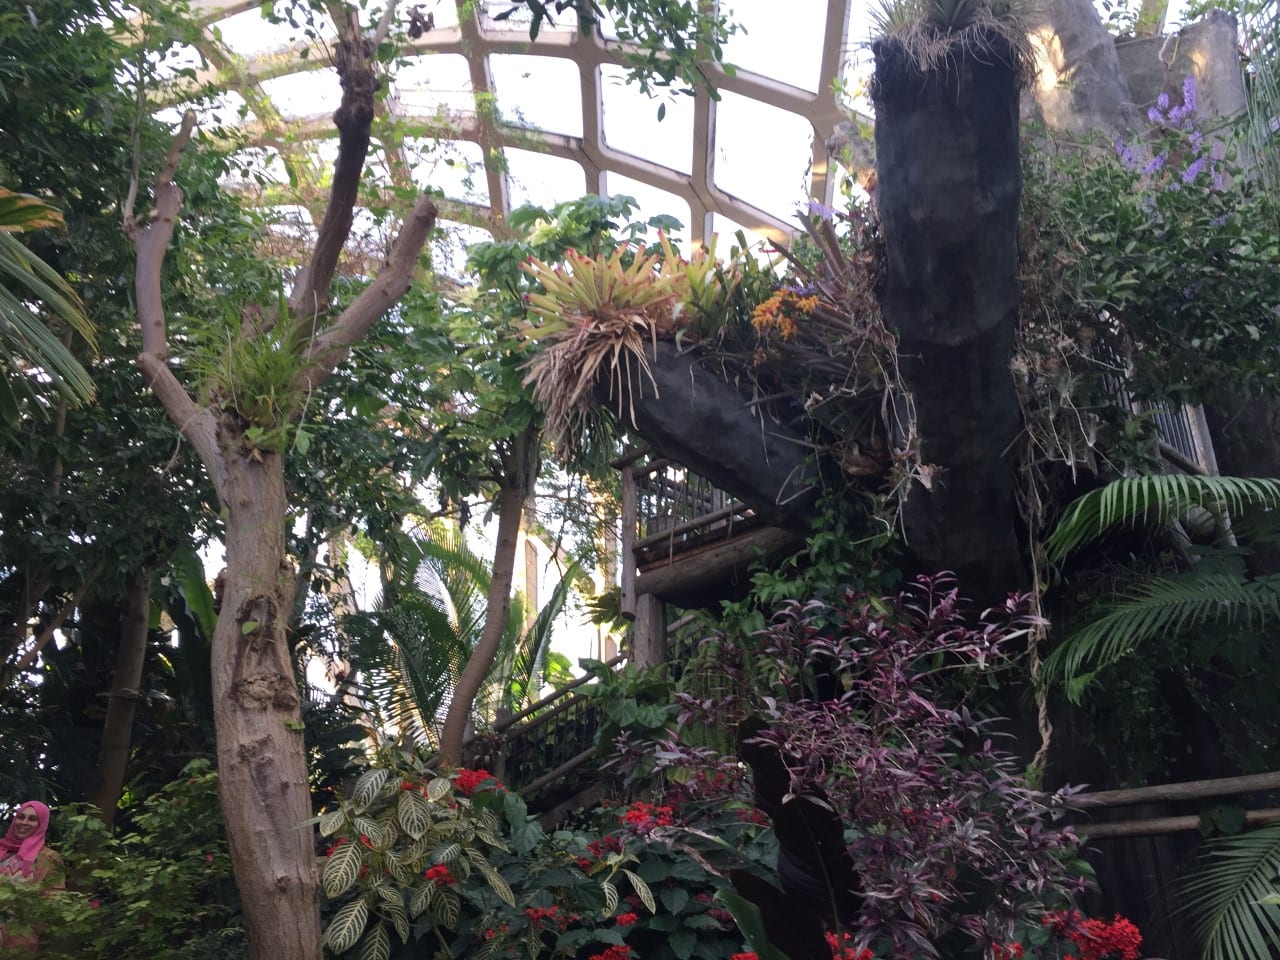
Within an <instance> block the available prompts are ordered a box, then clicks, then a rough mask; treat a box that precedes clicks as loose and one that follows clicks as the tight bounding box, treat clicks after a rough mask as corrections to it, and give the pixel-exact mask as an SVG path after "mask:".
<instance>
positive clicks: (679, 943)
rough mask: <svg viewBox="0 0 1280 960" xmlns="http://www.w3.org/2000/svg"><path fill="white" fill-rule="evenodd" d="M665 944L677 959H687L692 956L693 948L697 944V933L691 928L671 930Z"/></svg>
mask: <svg viewBox="0 0 1280 960" xmlns="http://www.w3.org/2000/svg"><path fill="white" fill-rule="evenodd" d="M667 945H668V946H669V947H671V952H672V953H674V954H675V955H676V957H677V958H678V960H689V958H690V957H691V956H693V948H694V947H696V946H697V945H698V935H697V933H695V932H694V931H692V930H686V929H683V928H682V929H680V930H673V931H671V934H670V935H669V936H668V937H667Z"/></svg>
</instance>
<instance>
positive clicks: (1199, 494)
mask: <svg viewBox="0 0 1280 960" xmlns="http://www.w3.org/2000/svg"><path fill="white" fill-rule="evenodd" d="M1250 505H1256V506H1261V507H1267V508H1275V507H1276V506H1278V505H1280V480H1271V479H1256V478H1250V477H1199V476H1188V475H1187V474H1160V475H1153V476H1144V477H1124V478H1122V479H1119V480H1113V481H1112V482H1111V483H1108V484H1107V485H1106V486H1104V487H1100V488H1099V489H1097V490H1091V491H1089V492H1088V493H1086V494H1084V495H1083V496H1081V497H1079V498H1077V499H1076V500H1074V501H1072V502H1071V504H1070V505H1069V506H1068V507H1067V508H1066V509H1065V510H1064V511H1063V513H1062V519H1061V520H1059V521H1058V525H1057V527H1055V528H1054V531H1053V533H1052V534H1051V535H1050V536H1049V538H1048V539H1047V540H1046V541H1045V544H1044V546H1045V553H1046V556H1047V557H1048V559H1049V561H1050V562H1052V563H1061V562H1062V561H1063V560H1064V559H1065V558H1066V556H1067V555H1068V554H1069V553H1071V552H1072V551H1073V550H1076V549H1079V548H1080V547H1081V546H1083V545H1084V544H1087V543H1089V542H1091V541H1093V540H1096V539H1097V538H1098V537H1101V536H1103V535H1104V534H1106V533H1108V532H1110V531H1112V530H1114V529H1115V528H1117V527H1136V526H1139V525H1155V524H1161V523H1166V522H1168V521H1169V520H1174V519H1179V518H1181V517H1183V516H1185V515H1186V514H1187V513H1188V511H1189V510H1190V509H1191V508H1192V507H1204V508H1206V509H1208V510H1209V511H1210V512H1211V513H1213V514H1215V515H1216V516H1218V517H1219V518H1220V519H1225V518H1226V517H1228V516H1239V515H1240V514H1241V512H1242V511H1243V510H1244V508H1245V507H1246V506H1250Z"/></svg>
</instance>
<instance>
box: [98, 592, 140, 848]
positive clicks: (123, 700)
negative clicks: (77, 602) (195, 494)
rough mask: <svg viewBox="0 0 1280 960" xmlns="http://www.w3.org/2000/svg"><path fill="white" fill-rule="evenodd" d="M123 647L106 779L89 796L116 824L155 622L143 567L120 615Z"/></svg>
mask: <svg viewBox="0 0 1280 960" xmlns="http://www.w3.org/2000/svg"><path fill="white" fill-rule="evenodd" d="M120 621H121V623H120V646H119V648H118V651H117V653H116V670H115V676H114V677H112V679H111V695H110V698H109V699H108V700H107V718H106V720H105V721H104V723H103V725H102V743H101V745H100V746H99V748H98V774H99V776H100V777H101V778H102V782H101V784H100V785H99V787H98V789H97V790H95V791H94V792H93V794H92V795H90V797H89V802H90V803H92V804H94V805H95V806H97V808H98V810H99V811H100V813H101V816H102V822H103V823H105V824H106V825H107V826H108V827H110V826H112V825H113V824H114V823H115V819H116V810H117V808H118V807H119V806H120V795H121V794H122V793H123V792H124V782H125V777H126V775H127V773H128V769H129V748H130V746H131V744H132V740H133V714H134V711H135V709H136V707H137V704H138V701H139V700H140V699H141V698H142V695H141V693H140V692H139V690H138V688H139V687H140V686H141V685H142V667H143V663H144V662H145V660H146V656H147V629H148V627H149V626H150V623H151V574H150V572H149V571H147V570H145V569H144V570H141V571H139V572H138V573H136V574H134V575H133V576H132V577H130V578H129V580H128V582H127V583H126V584H125V597H124V612H123V613H122V614H121V617H120Z"/></svg>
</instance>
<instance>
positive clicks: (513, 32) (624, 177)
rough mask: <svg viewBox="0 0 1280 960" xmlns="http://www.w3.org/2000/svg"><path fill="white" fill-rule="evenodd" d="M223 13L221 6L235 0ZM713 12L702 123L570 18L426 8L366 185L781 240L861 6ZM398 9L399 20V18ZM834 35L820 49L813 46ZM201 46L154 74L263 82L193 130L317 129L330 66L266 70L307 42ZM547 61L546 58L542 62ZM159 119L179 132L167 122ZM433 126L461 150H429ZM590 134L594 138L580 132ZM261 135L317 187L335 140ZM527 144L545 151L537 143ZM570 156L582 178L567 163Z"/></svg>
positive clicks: (863, 60)
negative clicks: (612, 205)
mask: <svg viewBox="0 0 1280 960" xmlns="http://www.w3.org/2000/svg"><path fill="white" fill-rule="evenodd" d="M220 2H222V0H201V4H200V5H201V7H203V8H206V9H216V8H217V6H218V4H219V3H220ZM225 2H226V3H227V5H228V6H230V4H231V2H232V0H225ZM1097 2H1098V3H1099V4H1100V5H1101V3H1102V2H1103V0H1097ZM722 3H723V5H724V6H725V8H726V9H727V10H728V12H729V15H730V17H731V18H732V19H734V20H736V21H738V22H740V23H741V24H742V26H743V28H744V31H743V32H741V33H738V34H736V35H734V36H733V37H731V38H730V40H729V42H728V43H727V44H726V47H725V56H726V60H727V61H728V62H730V63H732V64H734V65H735V67H737V69H738V74H737V78H736V79H733V78H730V79H729V80H726V81H725V87H724V88H723V89H722V96H721V99H720V101H719V102H718V103H716V104H714V105H712V106H711V107H710V108H707V107H706V106H705V105H704V106H703V107H702V108H701V113H699V110H698V109H697V108H696V107H695V100H694V98H692V97H689V96H680V95H672V94H669V93H668V94H665V95H662V96H660V97H656V98H654V97H646V96H645V95H643V94H641V93H640V92H639V91H638V90H637V89H636V88H635V87H634V86H632V85H628V84H626V83H625V82H624V80H623V78H624V75H625V71H624V70H623V69H622V68H621V67H619V66H617V65H616V64H614V63H609V62H607V61H608V59H609V57H608V56H603V57H602V56H600V55H599V54H591V53H589V48H593V49H596V50H598V47H594V46H593V45H588V46H587V47H584V46H583V45H581V44H579V45H576V46H574V45H571V44H569V43H568V38H567V37H563V36H561V39H559V40H557V39H556V38H555V35H556V31H558V30H560V29H562V28H565V27H568V26H570V25H571V23H572V20H571V17H570V16H569V15H568V14H565V15H562V16H559V17H557V18H556V24H555V27H554V28H551V27H546V26H544V34H543V37H542V38H540V40H539V42H537V43H533V44H530V43H528V41H527V34H528V22H527V17H525V18H523V19H522V17H521V16H520V15H519V14H518V15H517V16H514V17H512V18H510V19H509V20H507V21H504V22H499V21H495V20H493V17H494V16H495V15H497V14H499V13H502V12H505V11H508V10H510V8H511V0H481V2H479V5H478V9H479V10H480V13H481V17H480V20H481V26H482V32H481V33H480V34H479V37H480V39H479V40H475V39H468V37H467V36H466V35H465V33H464V35H461V36H460V34H459V33H458V26H457V25H458V18H457V6H456V4H455V3H454V2H453V0H424V2H422V3H421V4H420V5H419V7H420V9H421V10H422V12H423V13H429V14H430V15H431V16H432V17H433V21H434V29H433V30H432V31H429V32H428V33H427V34H426V35H425V36H424V38H423V40H422V41H420V42H421V43H423V44H425V46H423V47H420V48H419V49H418V50H415V51H411V52H410V51H406V54H407V55H406V56H405V57H404V58H403V59H402V60H401V62H399V63H398V64H396V66H395V67H394V69H393V70H392V71H391V79H390V86H389V88H388V90H389V94H390V96H389V97H388V99H387V100H386V102H385V107H384V108H382V109H383V112H384V116H389V117H391V118H399V119H401V120H402V121H403V124H402V127H401V131H402V132H401V133H399V134H398V135H397V137H396V140H398V138H399V137H404V138H405V141H404V150H403V154H402V155H401V156H400V157H399V159H396V160H395V161H394V162H391V160H389V158H388V155H387V152H386V149H383V148H384V147H385V148H387V149H390V150H393V151H394V149H395V147H396V140H393V142H391V143H389V144H381V143H378V144H376V149H377V154H376V155H375V156H373V157H371V169H372V170H373V172H374V175H375V176H376V177H378V178H389V177H390V176H391V175H392V174H393V173H395V172H398V171H401V170H405V169H407V170H408V173H409V176H411V177H412V179H413V181H414V182H415V183H417V184H419V185H420V186H431V187H433V188H437V189H440V190H441V191H442V192H443V193H444V194H445V196H446V197H448V198H449V199H451V200H453V201H459V202H462V203H465V204H470V205H473V206H474V207H476V210H477V215H478V216H481V217H483V216H484V213H485V211H484V208H485V207H486V206H487V205H488V204H490V203H493V204H495V205H496V206H498V207H499V211H501V207H502V202H503V194H505V195H506V196H508V197H509V200H510V204H511V206H518V205H519V204H521V203H524V202H533V203H536V204H538V205H541V206H551V205H553V204H555V203H556V202H559V201H562V200H567V199H571V198H572V197H575V196H578V195H580V194H581V193H582V192H583V191H584V190H596V189H603V190H608V191H612V192H621V193H627V194H630V195H632V196H635V197H636V198H637V199H638V200H639V201H640V203H641V212H642V213H643V215H644V216H645V217H649V216H653V215H656V214H659V213H667V214H670V215H672V216H674V217H676V218H677V219H678V220H680V221H681V222H682V223H685V224H686V235H687V237H689V238H702V237H704V236H705V235H706V229H707V227H708V225H709V224H711V223H712V222H714V223H716V224H725V225H728V224H732V225H734V227H735V228H736V225H737V224H739V223H752V224H754V225H755V227H756V228H757V230H756V231H755V232H758V231H759V230H766V231H770V232H771V233H772V235H774V236H778V235H779V233H781V232H782V231H783V230H785V229H787V228H788V227H789V225H793V224H794V223H795V220H794V218H795V214H796V212H797V211H798V210H802V209H804V208H806V207H807V206H808V202H809V200H810V198H811V196H816V197H818V198H822V197H823V196H824V195H825V196H830V191H831V186H830V184H831V182H832V178H827V179H825V180H824V179H823V173H824V171H825V169H826V163H827V160H826V158H825V154H824V151H823V150H822V149H821V147H822V143H823V142H824V141H825V139H826V137H827V136H828V135H829V132H830V130H831V129H832V126H833V125H834V123H835V122H837V121H838V120H839V119H841V116H842V115H841V112H840V109H839V107H838V106H837V105H836V103H835V100H834V98H835V97H836V96H837V90H838V89H839V95H841V96H843V97H844V98H845V99H846V102H847V104H848V105H849V106H852V107H853V108H855V109H858V110H860V111H862V112H864V113H866V112H869V111H870V104H869V103H867V102H866V99H865V81H866V78H867V76H868V75H869V73H870V69H871V57H870V52H869V50H868V49H867V43H868V41H869V39H870V36H871V31H872V24H871V21H870V18H869V17H868V15H867V14H868V10H869V9H870V7H869V4H868V3H867V2H864V0H792V2H791V3H789V4H786V5H781V4H779V3H778V2H777V0H722ZM236 5H237V6H239V5H240V4H239V3H237V4H236ZM402 8H403V9H402V13H403V11H404V10H407V9H408V7H404V5H403V4H402ZM1184 9H1185V0H1174V2H1173V3H1172V4H1171V8H1170V13H1169V18H1168V22H1169V24H1170V26H1171V27H1173V26H1176V25H1177V24H1178V23H1179V22H1180V21H1181V19H1182V16H1183V11H1184ZM846 13H847V16H846ZM366 19H367V15H366ZM315 26H316V27H318V28H319V32H320V36H321V39H322V40H323V41H325V42H328V41H331V40H332V38H333V36H334V31H333V28H332V25H331V24H330V23H329V22H328V20H327V18H325V17H323V16H319V15H317V17H316V20H315ZM837 26H840V29H839V31H838V32H837V33H836V34H835V35H833V36H826V35H825V32H826V31H827V30H831V29H834V28H835V27H837ZM602 32H603V33H604V35H605V36H609V35H611V34H612V30H611V27H610V26H609V25H607V24H606V26H605V28H604V30H603V31H602ZM207 37H208V41H209V42H220V43H221V45H222V47H223V52H222V53H221V54H219V55H218V56H216V57H214V58H212V59H209V58H206V57H205V56H204V55H203V54H202V52H201V51H198V50H195V49H193V48H180V49H178V50H177V52H176V53H173V54H171V55H170V56H168V57H166V58H165V59H164V61H163V62H162V63H161V64H160V65H159V70H160V72H161V75H162V76H164V77H169V78H174V77H179V76H180V71H183V70H187V71H190V70H196V71H201V70H207V69H208V67H209V66H210V64H211V63H212V64H213V65H217V64H220V63H226V62H227V61H228V60H229V59H230V58H240V59H241V60H242V61H243V62H244V63H245V64H246V65H248V67H251V68H252V69H250V70H248V74H249V75H250V76H258V77H265V78H266V79H260V80H256V81H251V82H252V83H253V89H252V92H251V93H250V92H248V91H246V94H247V95H246V96H243V97H242V96H241V95H240V94H239V93H237V92H234V91H232V92H228V93H226V94H224V95H222V96H221V97H219V98H218V101H217V102H216V103H214V104H212V105H205V106H202V107H200V108H199V114H200V120H201V123H202V125H204V126H206V127H209V126H218V125H222V126H230V127H235V126H240V125H247V126H248V127H249V128H250V129H252V128H253V127H254V126H255V125H259V126H260V125H262V124H264V123H265V124H267V125H270V124H271V123H272V122H273V121H272V117H273V116H276V117H279V118H282V119H283V121H284V123H285V124H286V125H288V124H291V123H292V124H300V123H302V122H304V121H312V120H315V119H317V118H323V117H326V116H328V115H330V114H332V112H333V110H334V108H335V107H336V105H337V103H338V99H339V96H340V89H339V86H338V82H337V78H336V75H335V74H334V72H333V70H332V69H331V68H330V67H329V66H328V57H327V51H325V50H324V48H323V47H321V48H318V49H317V50H315V51H313V54H312V57H311V58H310V60H308V61H307V62H305V63H301V64H300V65H299V67H300V69H301V71H302V72H298V73H290V72H289V71H288V69H287V64H286V63H285V62H284V61H283V60H282V59H281V56H282V55H283V54H284V52H285V51H287V50H297V49H299V46H300V45H301V44H305V43H310V42H311V41H312V39H313V38H312V37H309V36H306V35H304V33H303V31H301V30H299V29H297V28H295V27H292V26H290V25H288V24H272V23H269V22H268V21H266V20H264V19H263V18H262V16H261V13H260V11H259V8H258V6H257V5H256V4H255V5H254V6H252V7H250V8H249V9H247V10H244V11H243V12H241V13H236V14H234V15H232V16H229V17H227V18H225V19H222V20H214V21H213V22H211V23H210V25H209V27H208V28H207ZM432 46H438V47H441V48H442V50H441V52H434V51H432V50H431V49H430V48H431V47H432ZM826 47H832V48H834V49H833V50H831V51H829V50H826V49H824V48H826ZM548 50H550V51H551V52H552V53H554V54H555V55H546V54H545V53H544V51H548ZM466 51H470V53H471V54H472V55H473V56H483V57H484V69H483V71H482V72H481V74H479V75H480V76H484V77H486V78H488V82H490V83H491V84H492V85H491V87H490V88H489V89H488V90H485V89H483V88H482V89H481V90H480V91H479V92H477V91H476V90H475V89H474V88H473V79H475V78H476V76H477V75H476V74H473V71H472V67H471V65H470V64H469V63H468V62H467V59H466V57H465V56H464V55H463V54H464V52H466ZM289 55H290V56H291V55H292V54H289ZM593 56H594V57H596V59H595V60H592V59H591V58H592V57H593ZM264 58H265V59H264ZM596 63H599V67H598V69H597V67H596V66H595V64H596ZM593 76H594V77H596V78H597V82H596V84H595V86H594V87H593V86H588V87H586V88H585V90H586V92H585V94H584V86H583V82H584V77H585V78H587V79H588V80H589V79H590V78H591V77H593ZM837 78H841V79H842V80H843V85H841V84H839V83H838V82H837ZM476 82H479V81H478V80H477V81H476ZM584 96H586V97H588V98H589V99H588V100H584ZM477 97H480V107H479V108H478V107H477ZM490 97H491V98H492V99H491V100H490V99H489V98H490ZM489 103H492V104H493V105H495V106H496V108H497V114H498V116H499V117H500V118H501V121H502V123H503V124H507V126H499V127H498V128H497V130H496V131H494V133H492V134H490V139H489V140H487V141H485V140H484V129H485V128H484V124H485V122H486V121H485V119H484V117H485V115H486V113H485V111H486V110H487V104H489ZM260 105H267V106H268V109H267V110H266V112H265V114H264V115H263V116H258V115H257V114H256V113H255V112H254V110H255V108H257V107H259V106H260ZM660 107H661V108H662V110H663V112H664V114H665V119H664V120H662V121H659V120H658V112H659V108H660ZM846 109H847V108H846ZM162 115H163V116H165V117H166V119H170V120H172V121H173V122H175V123H176V122H177V120H178V118H179V116H180V108H170V109H168V110H166V111H164V112H163V113H162ZM441 122H444V123H445V125H446V126H445V129H449V130H456V131H457V132H458V135H459V137H460V139H457V140H449V139H447V138H446V139H441V140H439V141H437V140H436V139H435V137H436V136H438V135H439V134H440V129H441V127H440V123H441ZM596 122H598V123H599V125H600V126H599V128H598V131H597V129H595V128H593V127H591V126H590V125H592V124H594V123H596ZM292 129H293V130H295V131H296V130H301V128H300V127H294V128H292ZM267 132H268V134H270V135H269V136H267V137H266V138H265V142H267V143H276V142H278V143H280V144H281V149H282V150H284V151H285V156H284V158H283V159H282V158H281V157H280V156H279V155H277V154H275V153H274V151H271V152H269V153H267V154H264V156H266V157H267V158H268V159H269V162H270V164H271V167H270V168H269V170H268V171H267V174H266V175H267V177H268V178H269V179H271V180H274V181H275V182H277V183H280V184H285V183H287V182H288V180H289V177H288V176H287V172H286V171H285V170H284V163H285V162H290V163H296V162H298V159H299V158H304V159H305V158H306V156H307V155H308V153H309V154H310V156H311V161H310V162H311V165H312V170H313V172H314V171H315V170H316V169H322V168H323V165H324V164H325V163H326V162H328V161H331V160H332V157H333V156H334V150H335V144H334V141H333V140H332V139H327V140H321V141H319V142H317V143H315V144H310V145H308V144H307V143H306V140H305V136H306V134H301V136H300V138H299V136H296V135H295V134H294V133H292V132H291V131H290V129H288V128H287V129H286V130H284V131H279V132H275V133H272V132H271V131H267ZM542 132H545V133H546V134H548V135H549V137H548V138H546V139H544V138H543V137H542ZM282 136H283V139H281V137H282ZM815 137H816V138H817V149H815ZM478 139H479V140H482V141H483V142H488V143H496V147H495V149H497V150H501V154H502V159H501V162H500V164H499V166H497V167H494V168H493V169H491V170H489V171H486V169H485V166H484V164H485V160H486V157H485V154H484V152H483V150H482V148H481V147H480V146H479V144H478V143H477V142H476V140H478ZM572 155H577V156H578V157H579V159H580V160H581V162H575V160H573V159H569V156H572ZM243 156H245V157H246V158H250V157H253V156H255V155H254V154H251V153H245V154H244V155H243ZM493 156H495V157H496V156H497V154H494V155H493ZM317 165H319V166H317ZM500 171H501V172H500ZM494 177H500V178H503V179H505V188H504V190H503V191H502V192H501V193H499V192H497V191H491V183H492V180H493V178H494ZM235 179H239V180H243V178H240V177H239V176H237V177H236V178H235ZM824 184H825V186H824ZM824 191H825V194H824ZM491 192H492V194H493V195H491ZM308 202H314V199H313V200H310V201H308ZM691 204H692V206H691ZM712 214H714V216H712ZM695 219H696V221H697V222H693V221H694V220H695Z"/></svg>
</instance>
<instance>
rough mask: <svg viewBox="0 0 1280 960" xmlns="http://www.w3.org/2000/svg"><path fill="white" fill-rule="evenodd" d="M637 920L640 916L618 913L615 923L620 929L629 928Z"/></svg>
mask: <svg viewBox="0 0 1280 960" xmlns="http://www.w3.org/2000/svg"><path fill="white" fill-rule="evenodd" d="M639 919H640V915H639V914H636V913H620V914H618V919H617V921H616V922H617V924H618V926H620V927H629V926H631V925H632V924H633V923H635V922H636V921H637V920H639Z"/></svg>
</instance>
